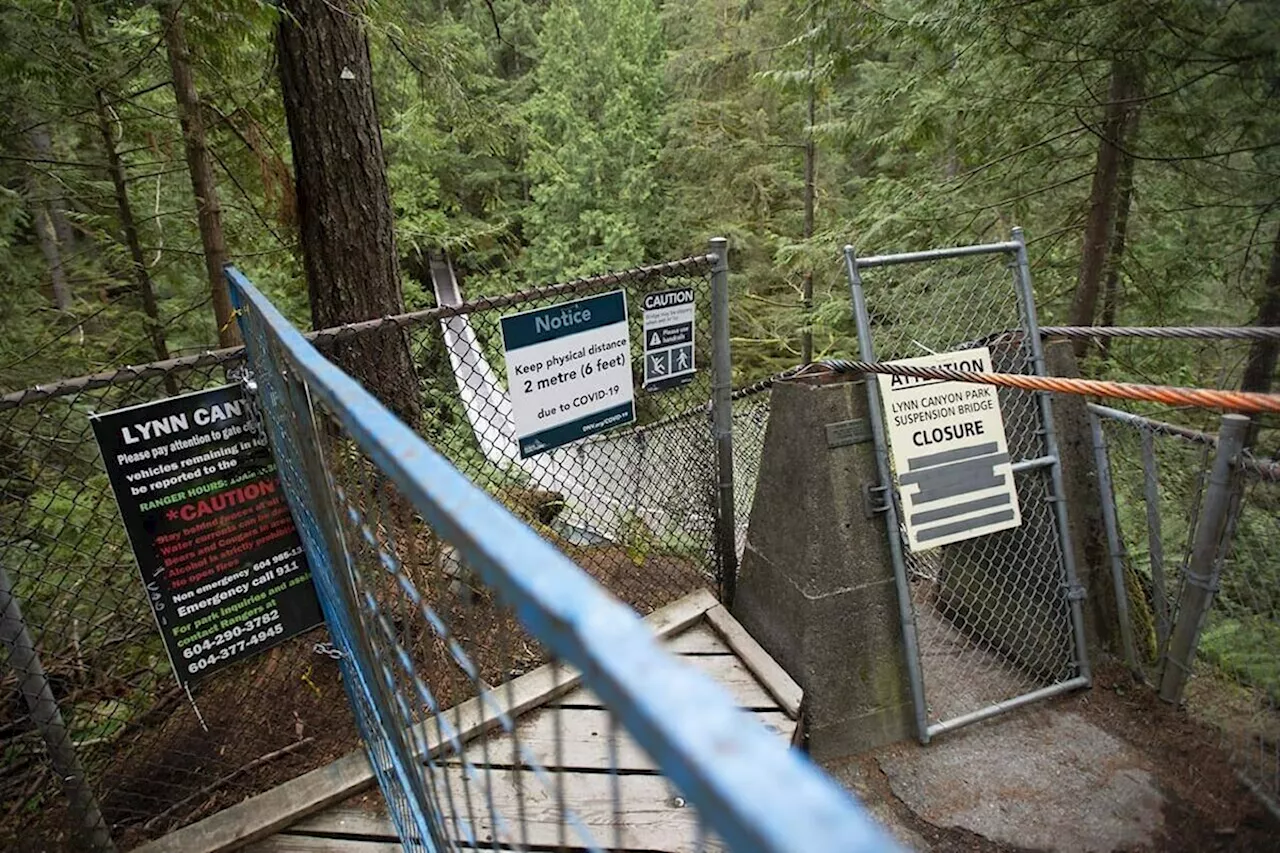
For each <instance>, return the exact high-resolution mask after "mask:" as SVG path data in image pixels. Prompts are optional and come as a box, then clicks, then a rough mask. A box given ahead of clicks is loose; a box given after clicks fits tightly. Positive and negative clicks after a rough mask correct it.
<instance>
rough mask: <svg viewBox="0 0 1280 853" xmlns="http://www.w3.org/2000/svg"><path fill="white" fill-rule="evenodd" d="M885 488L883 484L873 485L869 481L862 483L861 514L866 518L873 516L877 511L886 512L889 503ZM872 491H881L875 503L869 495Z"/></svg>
mask: <svg viewBox="0 0 1280 853" xmlns="http://www.w3.org/2000/svg"><path fill="white" fill-rule="evenodd" d="M887 491H888V490H887V489H886V488H885V487H884V486H873V485H871V484H870V483H863V484H862V514H863V515H864V516H866V517H867V518H875V517H876V514H877V513H881V512H888V511H889V504H888V501H887V499H886V494H884V493H887ZM872 492H881V493H882V494H881V499H880V502H879V503H878V504H877V503H876V502H875V501H874V500H873V499H872V497H871V493H872Z"/></svg>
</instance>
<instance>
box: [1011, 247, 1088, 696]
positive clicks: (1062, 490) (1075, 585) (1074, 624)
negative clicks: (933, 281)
mask: <svg viewBox="0 0 1280 853" xmlns="http://www.w3.org/2000/svg"><path fill="white" fill-rule="evenodd" d="M1013 242H1015V243H1017V244H1018V248H1017V252H1016V257H1015V259H1014V265H1013V275H1014V281H1015V283H1016V284H1017V288H1018V297H1019V301H1020V302H1021V303H1022V312H1023V318H1024V320H1025V321H1026V326H1027V329H1026V331H1027V343H1028V344H1029V345H1030V347H1031V358H1032V362H1033V367H1034V368H1035V374H1036V375H1037V376H1048V375H1049V372H1048V370H1047V369H1046V368H1045V361H1044V342H1043V341H1042V340H1041V339H1040V321H1039V320H1038V319H1037V317H1036V297H1035V291H1034V290H1033V289H1032V287H1031V263H1030V261H1028V260H1027V244H1026V240H1025V239H1024V238H1023V235H1022V229H1021V228H1014V229H1013ZM1036 400H1037V402H1038V403H1039V405H1040V426H1041V427H1042V428H1043V429H1044V451H1045V455H1047V456H1051V457H1052V458H1053V464H1052V465H1051V466H1050V468H1049V476H1050V481H1051V484H1052V486H1053V515H1054V519H1055V521H1056V522H1057V527H1058V541H1059V542H1061V543H1062V570H1063V575H1064V581H1065V582H1066V595H1067V602H1068V604H1069V606H1070V612H1071V632H1072V634H1073V635H1074V637H1075V650H1076V658H1077V666H1078V667H1079V669H1080V677H1081V678H1083V679H1084V680H1085V681H1086V682H1089V683H1092V681H1093V674H1092V672H1091V671H1090V667H1089V647H1088V643H1087V642H1086V641H1085V636H1084V608H1083V607H1082V606H1081V600H1082V599H1083V597H1084V594H1083V590H1082V589H1081V588H1080V582H1079V580H1078V579H1077V576H1076V556H1075V551H1073V550H1072V548H1071V525H1070V524H1069V523H1068V521H1067V503H1066V494H1067V489H1066V486H1065V485H1064V483H1063V481H1062V456H1061V453H1060V452H1059V451H1058V432H1057V429H1056V428H1055V427H1054V420H1053V403H1052V402H1051V401H1050V400H1049V395H1048V393H1046V392H1044V391H1037V392H1036Z"/></svg>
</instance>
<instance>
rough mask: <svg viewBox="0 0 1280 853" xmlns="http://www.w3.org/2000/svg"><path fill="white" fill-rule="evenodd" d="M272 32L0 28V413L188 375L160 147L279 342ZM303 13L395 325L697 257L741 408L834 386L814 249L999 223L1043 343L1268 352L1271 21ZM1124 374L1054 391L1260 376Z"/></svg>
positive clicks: (1234, 10) (176, 234) (88, 17)
mask: <svg viewBox="0 0 1280 853" xmlns="http://www.w3.org/2000/svg"><path fill="white" fill-rule="evenodd" d="M280 5H282V6H283V7H285V11H281V9H279V8H277V6H276V5H275V4H272V3H268V2H254V1H253V0H189V2H186V3H181V4H179V3H173V2H169V0H163V2H159V3H155V4H147V3H137V2H133V3H124V2H103V0H98V1H97V2H89V0H8V2H6V3H5V4H4V6H3V8H2V9H0V99H2V100H3V104H4V107H5V109H4V110H3V111H2V113H0V140H2V141H0V305H2V306H3V308H0V311H2V312H3V315H2V319H0V388H3V390H15V389H20V388H23V387H27V386H30V385H33V384H36V383H40V382H48V381H50V380H52V379H56V378H59V377H67V376H74V375H79V374H84V373H88V372H92V371H97V370H101V369H106V368H109V367H113V366H117V365H122V364H136V363H141V362H146V361H151V360H154V359H156V358H157V357H160V356H163V355H182V354H190V353H192V352H198V351H202V350H205V349H209V348H212V347H214V346H216V345H217V343H218V339H219V335H218V323H217V322H216V320H215V315H214V311H213V307H212V298H211V287H210V279H209V276H208V275H207V274H206V251H205V248H204V246H202V240H201V233H200V230H199V228H198V217H197V203H196V196H195V194H194V192H193V189H192V186H193V184H192V168H189V163H188V156H187V147H186V146H185V145H184V143H190V141H191V139H190V135H191V124H192V122H191V119H192V118H193V117H194V119H196V124H198V125H199V126H200V127H199V132H200V134H201V136H202V137H203V141H202V143H201V144H202V145H204V146H205V149H206V151H207V154H208V163H209V164H210V167H211V170H212V171H211V178H212V184H211V185H212V186H213V187H214V188H216V189H215V192H216V199H217V204H218V207H219V208H220V229H221V233H222V240H223V242H224V243H225V246H226V251H225V257H226V258H227V259H230V260H232V261H234V262H236V263H237V264H238V265H240V266H241V268H242V269H244V270H245V271H246V273H247V274H248V275H249V276H250V277H251V278H252V279H253V280H254V281H255V282H257V283H259V285H260V286H261V287H263V289H264V290H266V291H267V292H268V294H269V295H270V296H272V297H273V298H274V299H276V300H278V302H279V303H280V304H281V305H282V307H284V308H285V309H286V310H287V312H288V313H289V314H290V315H291V317H292V318H293V319H295V320H296V321H298V322H299V323H300V324H302V325H304V326H309V325H310V321H311V319H312V317H313V316H315V307H316V306H314V305H311V306H310V307H311V308H312V309H313V310H312V312H311V313H309V311H308V307H309V303H308V300H309V296H308V288H307V285H306V275H305V270H304V262H303V257H302V251H301V248H300V244H299V229H298V222H299V211H298V206H297V203H296V199H297V196H296V193H295V185H296V184H295V172H294V164H293V156H292V154H291V145H290V134H289V128H288V125H287V122H286V106H285V102H286V97H285V93H284V92H283V89H282V85H281V79H280V70H279V64H280V63H279V61H278V60H279V47H278V45H279V42H278V40H277V36H276V28H277V27H278V25H279V23H280V21H281V19H282V18H283V17H288V16H289V15H291V14H293V13H295V12H298V11H299V10H300V9H301V10H305V8H306V7H313V6H316V5H317V4H316V3H314V2H309V0H290V2H284V3H282V4H280ZM329 5H330V6H331V7H333V8H341V9H343V10H344V14H346V15H349V16H350V18H351V20H353V21H354V22H356V23H357V24H358V26H359V27H360V29H361V31H362V33H363V36H364V37H365V38H366V39H367V43H368V46H369V50H370V55H371V57H372V86H373V90H374V93H375V95H376V104H377V115H378V122H379V124H380V126H381V135H382V145H383V148H384V151H385V161H386V167H385V173H386V178H387V181H388V182H389V186H390V191H391V206H392V211H393V216H394V228H395V246H396V254H397V255H398V258H397V260H398V270H399V273H398V274H399V277H400V281H401V286H402V289H403V295H404V301H405V304H406V306H407V307H409V308H418V307H427V306H429V305H431V304H432V302H433V299H432V296H431V290H430V287H429V284H426V286H424V284H425V283H428V282H429V279H428V275H427V256H428V254H429V253H430V252H431V251H433V250H444V251H447V252H448V253H449V255H450V257H451V258H452V261H453V263H454V265H455V267H456V268H457V270H458V271H459V273H460V275H461V276H462V279H463V284H464V289H465V292H466V293H467V294H468V295H476V294H481V293H498V292H504V291H510V290H514V289H519V288H524V287H527V286H530V285H532V284H537V283H547V282H550V281H552V280H558V279H563V278H566V277H570V276H576V275H580V274H583V273H589V272H596V271H601V270H605V269H608V268H619V267H627V266H632V265H636V264H639V263H642V262H644V261H648V260H657V259H663V258H668V257H678V256H683V255H687V254H691V253H699V252H702V251H705V246H706V239H707V238H708V237H710V236H715V235H724V236H727V237H729V238H730V240H731V241H732V247H733V270H734V274H733V279H732V287H733V305H734V308H733V310H734V313H733V320H734V325H733V333H734V347H735V369H736V370H737V375H738V378H739V379H748V378H751V379H754V378H758V377H759V376H761V375H763V374H766V373H769V372H773V371H776V370H779V369H782V368H785V367H789V366H791V365H793V364H796V363H797V362H799V361H801V360H803V359H804V358H806V357H809V356H810V355H811V356H812V357H813V358H822V357H828V356H842V355H843V356H847V355H851V354H853V352H854V351H855V344H854V341H853V336H852V323H851V321H850V320H849V304H848V297H847V288H846V285H845V281H844V277H843V268H842V265H841V260H840V255H839V250H840V247H842V246H843V245H844V244H845V243H846V242H852V243H854V244H856V245H857V246H858V247H859V249H860V250H861V251H863V252H867V251H871V252H876V253H882V252H891V251H905V250H912V249H922V248H928V247H936V246H944V245H954V244H962V243H969V242H976V241H994V240H1001V239H1007V238H1008V234H1009V230H1010V228H1011V227H1012V226H1014V225H1021V226H1022V227H1023V228H1024V229H1025V231H1026V234H1027V237H1028V240H1029V250H1030V256H1031V262H1032V266H1033V273H1034V280H1035V285H1036V291H1037V297H1038V302H1039V305H1040V313H1041V321H1042V323H1055V322H1056V323H1075V324H1092V323H1104V324H1120V325H1126V324H1127V325H1170V324H1188V325H1218V324H1227V325H1241V324H1250V323H1255V322H1259V321H1261V322H1263V323H1265V324H1271V325H1274V324H1277V323H1280V259H1277V246H1280V243H1278V242H1277V241H1278V240H1280V231H1278V228H1280V206H1278V204H1277V203H1278V202H1280V180H1277V178H1278V176H1280V147H1278V145H1280V109H1277V102H1278V96H1280V56H1278V51H1280V11H1277V5H1276V4H1275V3H1274V2H1271V0H1246V2H1235V3H1219V2H1208V0H1204V2H1202V0H1173V2H1163V0H1022V1H1021V2H998V1H997V0H868V2H830V1H829V0H811V2H791V0H667V2H657V0H537V1H536V2H516V0H440V2H408V0H377V2H368V3H361V2H355V0H343V2H341V3H331V4H329ZM175 29H176V30H177V31H178V33H179V34H180V35H181V39H179V40H175V38H174V31H175ZM179 42H180V43H179ZM317 61H319V60H317ZM184 68H185V71H184ZM182 75H186V76H187V77H189V78H190V86H187V87H185V88H186V89H187V91H188V93H189V95H194V97H195V98H196V100H195V101H194V102H192V101H190V98H188V104H187V107H186V115H185V117H186V118H187V119H188V120H187V121H186V122H183V121H180V119H181V118H183V117H184V116H183V110H182V109H181V107H182V104H181V103H180V101H181V98H177V99H175V95H176V94H179V92H178V89H177V88H175V87H174V86H173V85H172V80H174V79H175V76H178V77H182ZM361 82H363V81H361ZM184 136H185V137H186V138H185V139H184ZM375 203H376V201H375ZM126 206H127V208H128V210H127V212H126V211H125V207H126ZM126 218H127V219H129V220H131V222H130V223H128V227H126V222H125V219H126ZM130 230H131V231H132V232H133V234H134V236H133V237H131V236H130V234H129V232H130ZM807 288H811V290H812V294H813V296H812V307H811V309H810V308H807V307H806V298H805V295H806V289H807ZM312 298H313V299H314V297H312ZM873 307H874V306H873ZM956 307H957V308H963V306H956ZM346 319H361V318H358V317H350V318H346ZM806 330H809V331H810V332H811V340H812V351H811V353H810V351H809V350H808V349H807V347H808V344H807V342H806V335H805V332H806ZM993 331H994V330H993ZM227 334H228V333H226V332H224V343H226V342H230V341H231V338H230V337H227ZM230 335H231V336H234V330H232V331H231V332H230ZM1254 350H1259V351H1261V352H1260V357H1261V358H1262V361H1261V362H1260V363H1259V364H1257V365H1256V367H1257V369H1255V371H1254V372H1255V373H1259V371H1260V376H1262V377H1263V380H1261V381H1264V382H1265V384H1266V385H1269V384H1270V383H1271V381H1272V380H1273V378H1274V374H1275V353H1274V347H1272V348H1270V351H1269V352H1268V351H1266V350H1267V348H1266V347H1254ZM1125 352H1126V354H1124V355H1123V356H1116V355H1115V354H1114V353H1113V354H1112V355H1111V356H1109V357H1108V358H1107V359H1105V360H1104V359H1102V358H1101V357H1099V356H1098V354H1097V353H1094V352H1092V351H1091V353H1090V356H1091V358H1092V359H1093V361H1092V362H1091V363H1090V364H1088V365H1086V369H1087V371H1088V372H1091V373H1095V374H1099V375H1108V376H1111V377H1114V378H1128V379H1135V380H1143V381H1165V382H1175V383H1179V384H1192V383H1194V382H1201V383H1204V384H1210V385H1219V384H1230V385H1239V383H1240V382H1241V381H1245V380H1246V377H1243V376H1242V373H1244V372H1246V361H1248V360H1249V359H1256V358H1257V357H1259V353H1246V352H1245V350H1244V348H1240V347H1237V348H1234V349H1231V348H1226V349H1222V350H1220V351H1215V352H1214V354H1212V355H1211V356H1208V357H1206V356H1205V355H1204V354H1203V351H1200V350H1198V351H1196V352H1197V354H1196V355H1195V357H1194V358H1192V357H1188V355H1187V350H1185V349H1177V348H1163V349H1161V348H1150V347H1148V348H1146V349H1131V350H1126V351H1125ZM1268 358H1269V361H1268ZM1259 382H1260V380H1259V379H1258V377H1256V376H1255V377H1254V379H1253V381H1252V386H1251V387H1255V388H1259V389H1261V387H1262V386H1261V385H1260V384H1259Z"/></svg>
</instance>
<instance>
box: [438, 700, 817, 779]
mask: <svg viewBox="0 0 1280 853" xmlns="http://www.w3.org/2000/svg"><path fill="white" fill-rule="evenodd" d="M753 713H754V715H755V717H756V719H757V720H759V721H760V722H761V723H763V724H764V725H765V726H766V727H768V728H769V729H770V730H771V731H774V732H776V733H777V734H778V735H779V736H780V737H781V738H782V739H783V740H784V741H785V742H787V743H790V741H791V735H792V732H794V731H795V727H796V722H795V720H792V719H791V718H790V717H788V716H787V715H786V714H784V713H783V712H782V711H764V712H753ZM557 716H559V718H560V719H559V720H557V719H556V718H557ZM610 716H611V715H610V714H609V713H608V712H607V711H604V710H596V709H585V708H566V709H564V710H561V711H559V714H558V715H557V714H556V713H554V712H553V711H552V710H550V709H548V710H542V711H536V712H534V713H532V714H529V715H527V716H526V718H525V719H523V720H521V722H520V724H519V725H518V726H517V734H518V736H519V744H520V752H521V755H520V756H516V755H514V754H513V753H514V751H515V750H514V747H515V743H516V740H515V738H513V737H511V736H510V735H504V736H503V737H500V738H494V739H492V740H490V741H489V743H488V747H487V753H488V754H487V760H486V750H484V749H481V748H480V747H479V746H478V745H476V744H473V745H472V746H471V747H470V748H468V749H467V750H466V752H465V754H464V756H465V759H466V762H467V763H468V764H471V765H473V766H480V765H483V764H488V765H489V766H491V767H511V766H515V765H523V766H528V761H529V759H532V760H533V762H535V764H536V766H539V767H545V768H548V769H559V768H566V769H570V770H609V768H610V767H611V766H613V765H612V762H611V760H610V747H609V740H610V736H609V721H610ZM557 728H559V737H558V740H559V746H558V747H557V743H556V741H557V732H556V729H557ZM615 742H616V746H615V751H616V762H617V763H616V766H617V768H618V769H619V770H622V771H624V772H654V771H655V770H656V768H655V767H654V764H653V762H652V761H651V760H650V759H649V756H648V755H647V754H646V753H645V751H644V750H643V749H642V748H641V747H640V745H639V744H638V743H636V742H635V741H634V740H633V739H632V738H631V737H630V736H629V735H628V734H627V733H626V731H625V730H623V729H621V728H618V729H617V730H616V736H615ZM557 749H558V750H559V753H558V754H557ZM450 763H455V764H460V763H462V762H461V760H460V759H457V758H454V759H451V760H450Z"/></svg>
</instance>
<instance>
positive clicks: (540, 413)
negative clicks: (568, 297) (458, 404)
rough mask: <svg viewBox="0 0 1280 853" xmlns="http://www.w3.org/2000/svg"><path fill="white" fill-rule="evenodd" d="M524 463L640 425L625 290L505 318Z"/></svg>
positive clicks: (513, 409)
mask: <svg viewBox="0 0 1280 853" xmlns="http://www.w3.org/2000/svg"><path fill="white" fill-rule="evenodd" d="M502 345H503V350H504V354H505V355H506V361H507V389H508V390H509V392H510V394H511V414H512V418H513V420H514V421H515V431H516V439H517V440H518V442H519V446H520V456H521V458H524V459H527V458H529V457H530V456H535V455H537V454H539V453H543V452H545V451H547V450H550V449H552V448H553V447H559V446H560V445H562V444H568V443H569V442H571V441H576V440H578V439H580V438H585V437H587V436H589V435H593V434H595V433H597V432H602V431H604V430H607V429H612V428H613V427H617V426H621V425H623V424H629V423H631V422H632V421H634V420H635V419H636V407H635V402H634V397H633V394H632V388H631V338H630V335H629V333H628V330H627V300H626V295H625V294H624V293H623V292H622V291H621V290H615V291H614V292H612V293H604V294H601V295H600V296H592V297H590V298H587V299H577V300H574V301H573V302H563V303H561V304H559V305H553V306H551V307H550V308H537V309H535V310H533V311H524V312H522V313H519V314H511V315H508V316H506V317H503V318H502Z"/></svg>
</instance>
